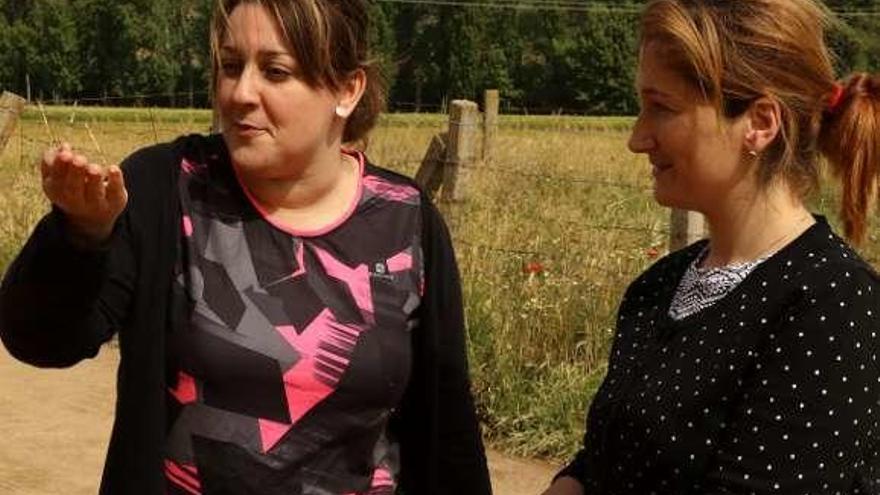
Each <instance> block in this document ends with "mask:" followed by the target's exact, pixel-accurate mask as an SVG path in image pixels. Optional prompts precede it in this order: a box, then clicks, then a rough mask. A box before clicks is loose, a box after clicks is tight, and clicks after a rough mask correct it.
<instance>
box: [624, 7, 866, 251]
mask: <svg viewBox="0 0 880 495" xmlns="http://www.w3.org/2000/svg"><path fill="white" fill-rule="evenodd" d="M833 22H836V21H835V20H834V18H833V16H832V14H831V12H830V11H828V9H827V8H826V7H824V6H823V5H821V4H820V3H818V2H817V1H815V0H735V1H724V2H721V1H712V0H653V1H651V2H650V3H649V4H648V5H647V6H646V8H645V11H644V13H643V14H642V19H641V44H642V46H644V44H645V43H647V42H650V41H657V42H660V43H661V44H662V45H663V46H664V47H667V48H668V49H669V51H670V52H672V54H673V58H672V60H673V67H674V68H675V69H676V70H677V71H678V72H680V73H681V74H682V75H683V76H684V77H685V78H686V79H687V80H689V81H690V82H691V83H692V84H693V85H694V86H695V87H698V88H699V89H700V90H701V91H702V93H703V95H704V97H705V98H706V100H707V101H708V102H710V103H711V104H713V105H714V106H715V108H716V109H717V110H718V111H719V113H720V114H722V115H724V116H725V117H727V118H733V117H737V116H739V115H741V114H743V113H744V112H745V111H746V110H748V108H749V106H750V105H751V103H752V102H753V101H755V100H756V99H757V98H760V97H762V96H768V97H771V98H773V99H775V100H776V101H777V102H778V104H779V107H780V108H781V122H780V133H779V135H778V136H777V138H776V140H775V141H774V142H773V143H771V145H770V146H769V147H768V148H767V149H766V150H765V152H764V153H763V154H762V156H761V162H760V170H759V179H760V180H761V182H762V184H767V183H769V182H770V181H771V180H772V179H774V178H775V177H779V176H782V177H784V178H785V179H786V180H787V181H788V182H789V183H790V184H791V185H792V186H793V187H794V188H795V190H796V191H797V192H798V193H799V194H801V195H802V196H805V195H806V194H808V193H809V192H810V191H812V190H814V189H815V188H816V187H817V186H818V181H819V156H820V154H821V155H824V156H825V158H826V159H827V161H828V163H829V164H830V165H831V168H832V170H833V171H834V173H835V175H836V176H837V177H838V178H839V179H840V180H841V182H842V185H843V195H842V199H841V217H842V219H843V223H844V229H845V233H846V235H847V237H849V238H850V239H852V240H853V241H855V242H861V241H862V240H863V239H864V236H865V230H866V223H867V221H866V218H867V211H868V209H869V208H870V207H871V205H872V204H873V203H874V201H875V196H876V190H877V180H878V174H880V78H878V77H871V76H869V75H867V74H858V75H854V76H852V77H850V78H848V82H847V83H845V85H844V87H843V95H842V98H840V99H839V101H838V102H837V104H836V105H834V106H833V108H832V107H831V106H830V103H831V101H830V100H831V99H833V96H834V95H835V93H836V92H837V91H838V84H839V83H838V82H837V81H836V78H835V76H834V69H833V65H832V55H831V53H830V51H829V49H828V47H827V45H826V44H825V32H826V30H827V28H828V27H830V26H831V25H832V23H833Z"/></svg>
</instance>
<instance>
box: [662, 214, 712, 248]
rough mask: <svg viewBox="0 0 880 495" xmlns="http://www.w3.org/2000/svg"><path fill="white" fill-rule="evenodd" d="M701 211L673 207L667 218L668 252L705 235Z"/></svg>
mask: <svg viewBox="0 0 880 495" xmlns="http://www.w3.org/2000/svg"><path fill="white" fill-rule="evenodd" d="M705 233H706V220H705V219H704V218H703V214H702V213H698V212H695V211H688V210H679V209H673V210H672V213H671V215H670V219H669V252H670V253H671V252H673V251H677V250H679V249H681V248H683V247H685V246H688V245H690V244H693V243H694V242H696V241H699V240H700V239H702V238H703V237H705Z"/></svg>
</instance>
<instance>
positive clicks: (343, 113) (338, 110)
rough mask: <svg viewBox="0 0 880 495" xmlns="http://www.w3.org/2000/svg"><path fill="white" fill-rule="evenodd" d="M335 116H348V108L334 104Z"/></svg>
mask: <svg viewBox="0 0 880 495" xmlns="http://www.w3.org/2000/svg"><path fill="white" fill-rule="evenodd" d="M336 116H337V117H339V118H343V119H344V118H346V117H348V110H346V109H345V107H343V106H342V105H336Z"/></svg>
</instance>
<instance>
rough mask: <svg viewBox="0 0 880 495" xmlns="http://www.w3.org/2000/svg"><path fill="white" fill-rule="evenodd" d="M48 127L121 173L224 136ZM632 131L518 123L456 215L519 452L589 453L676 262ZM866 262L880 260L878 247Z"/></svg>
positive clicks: (68, 113) (0, 161)
mask: <svg viewBox="0 0 880 495" xmlns="http://www.w3.org/2000/svg"><path fill="white" fill-rule="evenodd" d="M74 112H75V113H74ZM47 114H48V120H49V121H50V124H51V126H52V130H53V133H54V134H57V135H58V137H59V138H61V139H64V140H69V141H70V142H72V143H74V145H75V146H76V147H79V148H80V149H82V150H83V151H85V152H86V153H89V154H91V155H94V157H95V159H98V158H99V156H100V155H99V154H98V150H97V149H96V146H100V147H101V148H102V149H101V152H102V153H101V154H103V155H105V156H106V160H108V161H109V162H110V163H114V162H118V161H119V160H120V159H122V158H123V157H124V156H126V155H127V154H129V153H130V152H132V151H133V150H135V149H137V148H139V147H141V146H144V145H148V144H150V143H153V142H156V141H162V140H169V139H172V138H173V137H175V136H178V135H180V134H184V133H189V132H204V131H205V130H206V129H207V128H208V126H209V124H210V115H209V114H207V113H206V112H200V111H160V110H155V111H147V110H135V109H102V110H85V109H82V108H80V109H76V110H74V109H71V108H50V109H47ZM628 122H629V120H628V119H625V118H617V119H588V118H560V117H543V118H542V117H510V118H503V119H502V127H501V129H500V132H499V142H498V146H497V156H496V158H495V159H494V161H493V162H492V163H491V164H484V165H481V166H478V167H477V168H475V169H473V170H472V171H471V177H470V179H471V182H470V184H469V189H470V191H471V198H470V199H469V201H467V202H466V203H464V204H461V205H455V206H454V207H448V206H447V207H444V211H445V215H446V217H447V221H448V223H449V224H450V226H451V228H452V232H453V236H454V240H455V244H456V249H457V253H458V258H459V263H460V268H461V272H462V279H463V286H464V292H465V301H466V311H467V318H468V329H469V343H470V348H469V350H470V359H471V370H472V376H473V381H474V387H475V391H476V395H477V399H478V403H479V407H480V411H481V415H482V417H483V419H484V421H485V428H486V433H487V434H488V435H489V437H490V438H491V440H492V441H493V442H494V443H495V444H496V445H498V446H499V447H501V448H504V449H506V450H508V451H511V452H515V453H518V454H523V455H537V456H544V457H555V458H561V457H565V456H567V455H569V454H571V452H573V450H574V449H576V448H577V445H578V443H579V442H580V436H581V434H582V432H583V414H584V410H585V408H586V407H587V405H588V401H589V399H590V397H591V396H592V393H593V392H594V391H595V388H596V387H597V386H598V383H599V382H600V380H601V378H602V376H603V374H604V362H605V357H606V354H607V350H608V344H609V342H610V337H611V335H612V332H613V325H614V315H615V311H616V306H617V303H618V301H619V299H620V296H621V295H622V292H623V291H624V290H625V288H626V285H627V283H628V282H629V281H630V280H632V279H633V278H634V277H635V276H636V275H637V274H638V273H639V272H640V271H641V270H643V269H644V268H645V267H647V266H648V264H650V263H651V262H652V261H653V259H654V257H655V256H656V255H657V254H660V255H662V252H663V250H664V246H665V244H666V238H667V233H666V228H667V221H668V211H667V210H665V209H662V208H659V207H657V206H656V205H655V204H654V202H653V200H652V198H651V194H650V190H649V188H650V182H649V181H650V179H649V172H648V167H647V164H646V163H645V161H644V159H643V158H640V157H635V156H633V155H631V154H630V153H628V152H627V151H626V146H625V143H626V137H627V134H626V126H627V125H628ZM83 123H88V127H89V130H90V131H91V133H92V134H93V135H94V139H93V138H92V137H90V136H89V130H87V129H86V128H85V126H84V125H83ZM443 126H444V118H443V117H442V116H432V115H409V116H407V115H392V116H387V117H386V118H385V119H384V120H383V124H382V125H381V126H380V127H379V128H378V129H377V130H376V132H375V133H374V134H373V136H372V139H371V142H370V147H369V150H368V154H369V155H370V157H371V159H372V160H373V161H374V162H376V163H378V164H382V165H385V166H387V167H389V168H392V169H395V170H398V171H400V172H403V173H406V174H409V175H413V174H414V173H415V170H416V168H417V167H418V163H419V161H420V160H421V158H422V155H423V153H424V151H425V149H426V148H427V145H428V143H429V142H430V139H431V136H432V135H433V134H434V133H437V132H440V131H441V130H443ZM45 127H46V126H45V125H44V124H43V123H42V121H41V119H40V118H39V117H37V116H36V114H35V112H34V111H32V110H31V111H29V113H28V114H27V115H26V116H25V118H24V119H23V120H22V122H21V126H20V128H19V131H18V132H17V134H16V135H15V137H13V139H11V140H10V143H9V145H8V146H7V149H6V151H5V152H4V153H3V155H0V188H2V190H3V191H4V192H3V195H2V196H0V269H2V268H3V267H5V266H6V265H7V263H8V262H9V260H10V259H11V258H12V256H14V254H15V252H16V251H17V250H18V248H19V246H20V245H21V244H22V242H23V241H24V240H25V239H26V236H27V234H28V233H29V231H30V229H31V227H32V225H33V224H34V223H35V222H36V220H37V219H38V218H39V216H40V215H41V214H42V213H43V212H44V211H45V210H46V208H47V206H46V204H45V201H44V200H43V199H42V196H41V193H40V191H39V181H38V176H37V173H36V170H35V168H34V166H33V164H34V163H35V161H36V159H37V157H38V156H39V153H40V152H41V150H42V149H43V148H44V147H45V146H46V144H47V143H48V142H49V141H50V134H49V132H48V131H47V129H46V128H45ZM96 143H97V144H96ZM832 204H833V202H832V201H830V196H828V195H826V196H822V197H820V198H817V200H816V202H815V205H816V208H817V209H818V210H819V211H826V210H827V208H828V206H829V205H832ZM829 213H831V215H830V216H833V212H829ZM864 252H865V253H866V254H867V255H868V257H869V258H878V257H880V256H878V254H880V249H878V243H877V241H876V237H873V236H872V237H871V240H870V241H869V242H868V243H867V245H866V246H865V247H864Z"/></svg>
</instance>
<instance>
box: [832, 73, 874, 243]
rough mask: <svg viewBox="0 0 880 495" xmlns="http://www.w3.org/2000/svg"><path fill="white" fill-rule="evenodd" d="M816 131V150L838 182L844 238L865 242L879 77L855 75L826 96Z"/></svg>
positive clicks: (872, 179)
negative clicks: (839, 183) (817, 131)
mask: <svg viewBox="0 0 880 495" xmlns="http://www.w3.org/2000/svg"><path fill="white" fill-rule="evenodd" d="M830 100H831V101H830V103H829V106H828V108H827V109H826V111H825V113H824V115H823V118H822V124H821V128H820V131H819V150H820V151H821V152H822V154H824V155H825V158H826V159H827V160H828V163H829V165H830V166H831V170H832V171H833V173H834V175H835V176H836V177H837V178H838V179H840V181H841V183H842V186H843V187H842V189H843V191H842V192H843V194H842V197H841V208H840V216H841V218H842V220H843V225H844V232H845V233H846V236H847V237H848V238H849V239H851V240H852V241H853V242H855V243H857V244H858V243H860V242H862V241H863V240H864V238H865V232H866V230H867V215H868V210H869V209H870V208H871V207H872V205H873V204H874V203H875V201H876V196H877V185H878V179H880V76H871V75H869V74H864V73H862V74H856V75H854V76H852V77H850V79H849V80H848V81H847V82H846V83H845V84H844V85H843V87H842V91H841V90H840V89H838V90H837V91H832V97H831V98H830Z"/></svg>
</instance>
